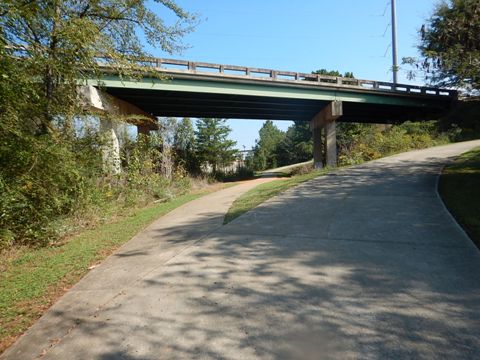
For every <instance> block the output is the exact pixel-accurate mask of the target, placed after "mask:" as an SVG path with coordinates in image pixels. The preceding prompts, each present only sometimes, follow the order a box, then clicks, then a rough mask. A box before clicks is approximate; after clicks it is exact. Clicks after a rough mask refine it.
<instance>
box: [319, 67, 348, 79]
mask: <svg viewBox="0 0 480 360" xmlns="http://www.w3.org/2000/svg"><path fill="white" fill-rule="evenodd" d="M312 74H318V75H328V76H342V77H346V78H351V79H353V78H355V76H353V72H350V71H347V72H346V73H345V74H343V75H342V73H340V72H339V71H338V70H327V69H320V70H316V71H312Z"/></svg>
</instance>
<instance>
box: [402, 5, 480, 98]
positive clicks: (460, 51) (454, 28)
mask: <svg viewBox="0 0 480 360" xmlns="http://www.w3.org/2000/svg"><path fill="white" fill-rule="evenodd" d="M420 35H421V39H420V45H419V47H418V48H419V50H420V53H421V55H422V59H420V60H419V59H415V58H404V59H403V62H404V63H407V64H412V65H414V67H415V68H416V69H418V70H422V71H423V72H424V73H425V75H426V78H427V80H429V81H430V82H431V83H432V84H435V85H438V86H455V87H463V88H465V89H466V90H474V89H476V90H478V89H479V88H480V2H479V1H478V0H449V1H443V2H440V3H439V4H438V5H437V7H436V9H435V10H434V12H433V14H432V16H431V17H430V18H429V19H428V21H427V23H426V24H425V25H423V26H422V28H421V29H420ZM409 75H410V77H413V76H414V72H410V73H409Z"/></svg>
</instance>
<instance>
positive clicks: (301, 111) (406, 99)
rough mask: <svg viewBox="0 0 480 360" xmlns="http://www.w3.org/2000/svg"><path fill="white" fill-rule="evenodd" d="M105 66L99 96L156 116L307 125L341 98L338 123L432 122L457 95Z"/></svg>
mask: <svg viewBox="0 0 480 360" xmlns="http://www.w3.org/2000/svg"><path fill="white" fill-rule="evenodd" d="M105 65H106V66H105V70H106V73H109V75H105V76H104V78H103V79H102V83H101V84H102V85H103V86H104V87H105V89H106V91H108V92H109V93H110V94H112V95H115V96H117V97H119V98H121V99H123V100H125V101H128V102H131V103H133V104H135V105H137V106H138V107H140V108H142V109H144V110H145V111H147V112H149V113H151V114H152V115H156V116H179V117H183V116H188V117H216V118H242V119H276V120H310V119H311V118H312V117H313V116H314V115H315V114H316V113H317V112H318V111H320V110H321V109H322V108H323V107H324V106H325V105H326V104H327V103H328V102H330V101H333V100H341V101H343V102H344V116H342V118H341V119H340V120H341V121H357V122H382V123H391V122H397V121H404V120H408V119H410V120H416V119H430V118H435V117H438V116H439V115H441V114H442V113H444V112H445V111H446V110H447V109H448V108H450V106H451V104H452V102H453V101H454V100H455V99H456V97H457V92H456V91H454V90H449V89H438V88H432V87H422V86H415V85H405V84H397V85H395V84H393V83H388V82H379V81H372V80H361V79H352V78H345V77H335V76H328V75H319V74H306V73H299V72H290V71H279V70H272V69H259V68H250V67H243V66H234V65H222V64H211V63H204V62H191V61H183V60H172V59H160V58H148V59H142V60H141V61H137V65H139V66H145V67H148V68H150V69H151V70H152V71H156V72H158V73H160V75H162V76H163V77H164V78H163V79H157V78H154V77H152V78H144V79H142V80H140V81H134V80H125V79H121V78H120V77H119V76H118V75H116V74H115V73H112V68H111V67H109V66H108V64H107V63H105ZM89 83H90V84H93V85H99V83H98V81H96V80H91V81H89Z"/></svg>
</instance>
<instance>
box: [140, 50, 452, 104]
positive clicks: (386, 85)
mask: <svg viewBox="0 0 480 360" xmlns="http://www.w3.org/2000/svg"><path fill="white" fill-rule="evenodd" d="M135 63H136V65H139V66H142V65H143V66H149V67H152V68H155V69H156V70H158V71H162V72H169V71H170V72H179V73H191V74H204V75H208V74H210V75H220V76H226V77H228V76H232V77H236V78H238V77H241V78H246V79H264V80H272V81H276V80H277V81H291V82H296V83H309V84H312V83H317V84H319V85H324V86H334V87H345V88H356V89H359V88H360V89H364V90H379V91H391V92H395V93H406V94H418V95H434V96H445V97H453V98H456V97H457V96H458V92H457V91H456V90H450V89H440V88H435V87H428V86H417V85H408V84H394V83H390V82H384V81H374V80H362V79H354V78H346V77H341V76H329V75H322V74H309V73H302V72H292V71H281V70H273V69H264V68H252V67H246V66H237V65H226V64H215V63H207V62H192V61H187V60H176V59H164V58H142V59H140V60H135Z"/></svg>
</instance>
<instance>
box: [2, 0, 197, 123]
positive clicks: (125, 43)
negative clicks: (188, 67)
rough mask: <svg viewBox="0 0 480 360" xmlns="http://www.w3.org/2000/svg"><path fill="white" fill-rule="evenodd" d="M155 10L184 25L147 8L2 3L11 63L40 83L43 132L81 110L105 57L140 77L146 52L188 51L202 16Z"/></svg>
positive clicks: (95, 1)
mask: <svg viewBox="0 0 480 360" xmlns="http://www.w3.org/2000/svg"><path fill="white" fill-rule="evenodd" d="M154 6H156V7H158V8H159V9H161V8H163V9H166V10H169V11H171V12H173V14H174V15H175V17H176V18H177V19H178V21H177V22H175V23H174V24H173V25H169V24H167V23H166V22H165V21H164V20H163V19H162V18H160V16H159V15H157V12H155V11H153V10H152V4H151V3H150V2H148V1H145V0H135V1H132V0H83V1H82V0H80V1H70V0H39V1H25V0H5V1H2V2H1V4H0V47H1V49H2V56H4V57H6V58H5V59H4V61H10V62H14V63H15V65H16V66H18V67H21V68H22V70H23V72H24V74H25V76H26V77H30V78H36V79H37V82H38V80H40V82H39V83H40V84H41V86H37V87H36V88H35V95H36V97H35V99H34V100H35V101H34V103H33V104H34V105H37V107H38V108H37V109H34V111H31V112H30V113H31V114H32V115H33V116H34V119H32V120H33V123H34V124H35V125H36V127H37V128H38V131H40V132H42V133H46V132H48V131H49V130H52V128H51V122H52V120H53V119H54V117H55V116H56V115H57V114H62V115H65V114H67V113H68V111H69V110H71V109H70V108H71V107H74V106H75V105H76V104H77V103H78V101H76V100H77V98H76V91H75V90H76V85H77V84H78V81H79V80H82V79H83V78H85V77H87V75H91V74H92V73H95V72H96V71H97V70H98V68H99V61H98V60H99V57H101V58H102V59H103V60H102V62H103V63H104V64H105V63H109V64H110V65H111V66H114V67H115V69H116V70H117V71H119V72H120V73H121V74H124V75H128V74H133V73H134V71H133V70H137V69H136V67H135V65H134V63H132V61H131V58H132V57H140V56H144V55H146V54H145V51H144V50H143V49H144V46H145V45H147V44H148V45H149V46H151V47H153V48H160V49H161V50H163V51H166V52H168V53H172V52H175V51H178V50H179V49H181V48H182V42H181V39H182V36H183V35H185V34H186V33H187V32H189V31H191V30H192V27H193V25H194V23H195V21H196V20H195V16H193V15H191V14H189V13H188V12H186V11H184V10H183V9H182V8H180V7H179V6H178V5H177V4H176V3H175V1H173V0H155V2H154ZM135 73H136V72H135ZM7 76H8V75H7ZM0 111H1V110H0Z"/></svg>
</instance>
